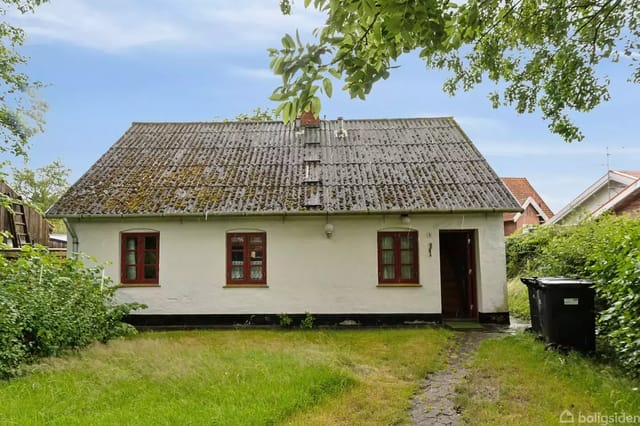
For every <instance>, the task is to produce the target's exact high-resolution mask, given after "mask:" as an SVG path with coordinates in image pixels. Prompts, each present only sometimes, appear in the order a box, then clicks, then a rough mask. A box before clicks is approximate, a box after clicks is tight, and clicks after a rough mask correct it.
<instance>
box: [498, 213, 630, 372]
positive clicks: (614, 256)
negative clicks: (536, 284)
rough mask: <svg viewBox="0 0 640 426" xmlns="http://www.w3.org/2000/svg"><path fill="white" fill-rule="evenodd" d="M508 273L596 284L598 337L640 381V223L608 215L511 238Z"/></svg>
mask: <svg viewBox="0 0 640 426" xmlns="http://www.w3.org/2000/svg"><path fill="white" fill-rule="evenodd" d="M506 248H507V264H508V268H507V272H508V274H509V275H510V276H511V277H515V276H525V275H526V276H568V277H579V278H589V279H592V280H593V281H594V282H595V290H596V298H597V299H596V304H597V306H598V308H599V309H598V311H599V312H598V314H597V333H598V335H599V337H601V341H602V342H603V343H604V344H605V345H606V346H607V347H608V348H609V349H610V350H611V351H612V353H613V354H614V355H615V358H616V360H617V361H618V362H620V363H621V364H622V365H623V366H624V367H626V368H628V369H629V370H630V371H631V372H632V373H633V374H635V375H640V218H634V217H630V216H613V215H606V216H602V217H600V218H598V219H596V220H589V221H585V222H583V223H581V224H579V225H576V226H557V225H549V226H542V227H538V228H536V230H535V232H533V233H529V234H519V235H515V236H512V237H508V238H507V241H506Z"/></svg>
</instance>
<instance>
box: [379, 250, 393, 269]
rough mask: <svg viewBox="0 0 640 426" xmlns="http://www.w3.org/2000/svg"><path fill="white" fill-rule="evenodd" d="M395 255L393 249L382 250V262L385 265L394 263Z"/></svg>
mask: <svg viewBox="0 0 640 426" xmlns="http://www.w3.org/2000/svg"><path fill="white" fill-rule="evenodd" d="M394 257H395V256H394V255H393V250H384V251H383V252H382V264H383V265H388V264H392V265H393V263H394Z"/></svg>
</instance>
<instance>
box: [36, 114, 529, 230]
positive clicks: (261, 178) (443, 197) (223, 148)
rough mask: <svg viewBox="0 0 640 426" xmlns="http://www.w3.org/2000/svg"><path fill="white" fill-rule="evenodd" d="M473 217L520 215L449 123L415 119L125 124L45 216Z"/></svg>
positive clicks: (483, 162)
mask: <svg viewBox="0 0 640 426" xmlns="http://www.w3.org/2000/svg"><path fill="white" fill-rule="evenodd" d="M341 123H342V124H341ZM341 126H342V127H341ZM340 128H343V129H344V130H345V131H346V135H342V134H341V132H339V130H340ZM470 210H473V211H476V210H477V211H519V210H520V208H519V206H518V204H517V203H516V201H515V200H514V199H513V197H512V196H511V194H510V193H509V191H508V190H507V188H505V186H504V185H503V184H502V182H501V181H500V179H499V178H498V176H497V175H496V174H495V172H494V171H493V170H492V169H491V167H490V166H489V164H488V163H487V161H486V160H485V159H484V158H483V157H482V155H481V154H480V152H478V150H477V149H476V148H475V147H474V145H473V144H472V143H471V141H470V140H469V139H468V138H467V136H466V135H465V134H464V133H463V132H462V130H461V129H460V128H459V127H458V125H457V123H456V122H455V121H454V120H453V118H416V119H380V120H344V121H342V120H340V121H339V120H333V121H322V123H321V125H320V127H318V128H303V129H296V128H294V127H293V126H290V125H285V124H283V123H281V122H274V121H271V122H195V123H133V124H132V125H131V127H130V128H129V129H128V130H127V131H126V133H125V134H124V135H123V136H122V137H121V138H120V139H119V140H118V141H117V142H116V143H115V144H114V145H113V146H112V147H111V148H110V149H109V150H108V151H107V152H106V153H105V154H104V155H103V156H102V157H101V158H100V159H99V160H98V161H97V162H96V163H95V164H94V165H93V166H92V167H91V168H90V169H89V170H88V171H87V172H86V173H85V174H84V175H83V176H82V177H81V178H80V179H79V180H78V181H77V182H76V183H75V184H74V185H73V186H72V187H71V188H70V189H69V190H68V191H67V192H66V193H65V194H64V195H63V196H62V198H61V199H60V200H59V201H58V202H57V203H56V204H55V205H54V206H52V207H51V208H50V209H49V210H48V212H47V213H48V215H49V216H52V217H73V216H105V215H107V216H110V215H123V216H128V215H131V216H142V215H149V216H157V215H165V216H166V215H177V216H184V215H205V216H206V215H216V214H286V213H318V212H324V213H331V212H356V213H372V212H390V211H398V212H411V211H413V212H417V211H425V212H437V211H470Z"/></svg>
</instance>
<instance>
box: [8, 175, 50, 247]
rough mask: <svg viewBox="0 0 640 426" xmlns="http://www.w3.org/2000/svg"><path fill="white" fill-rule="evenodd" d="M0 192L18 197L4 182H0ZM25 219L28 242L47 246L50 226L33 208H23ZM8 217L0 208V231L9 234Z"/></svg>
mask: <svg viewBox="0 0 640 426" xmlns="http://www.w3.org/2000/svg"><path fill="white" fill-rule="evenodd" d="M0 192H2V193H3V194H7V195H9V196H10V197H12V198H17V197H18V196H19V195H18V193H17V192H15V191H14V190H13V189H12V188H11V187H10V186H9V185H7V184H6V183H4V182H0ZM24 214H25V219H26V221H27V233H28V234H29V240H30V241H31V242H32V243H38V244H40V245H43V246H45V247H48V246H49V234H50V233H51V228H52V227H51V224H50V223H49V222H47V220H46V219H45V218H44V217H43V216H42V214H40V213H38V211H37V210H36V209H34V208H31V207H28V206H25V207H24ZM10 215H11V212H9V211H8V210H7V209H6V208H4V207H2V206H0V230H2V231H7V232H11V226H10V222H9V221H10Z"/></svg>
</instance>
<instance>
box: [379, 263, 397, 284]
mask: <svg viewBox="0 0 640 426" xmlns="http://www.w3.org/2000/svg"><path fill="white" fill-rule="evenodd" d="M395 277H396V273H395V270H394V268H393V265H388V266H383V267H382V278H384V279H385V280H392V279H394V278H395Z"/></svg>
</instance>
